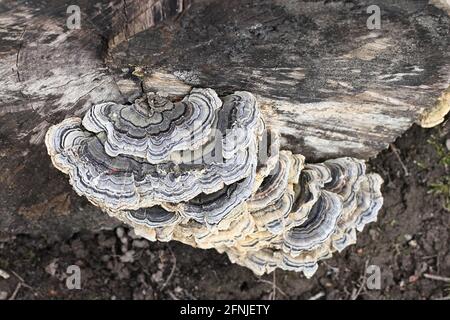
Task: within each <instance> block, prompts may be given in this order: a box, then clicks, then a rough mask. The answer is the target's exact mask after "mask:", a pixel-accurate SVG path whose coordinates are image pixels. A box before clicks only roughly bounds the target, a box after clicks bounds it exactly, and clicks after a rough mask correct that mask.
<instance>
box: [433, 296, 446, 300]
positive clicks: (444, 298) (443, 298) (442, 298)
mask: <svg viewBox="0 0 450 320" xmlns="http://www.w3.org/2000/svg"><path fill="white" fill-rule="evenodd" d="M433 300H450V296H446V297H441V298H434V299H433Z"/></svg>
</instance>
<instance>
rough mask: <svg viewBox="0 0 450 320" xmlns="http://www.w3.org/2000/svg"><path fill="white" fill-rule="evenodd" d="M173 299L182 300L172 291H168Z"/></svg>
mask: <svg viewBox="0 0 450 320" xmlns="http://www.w3.org/2000/svg"><path fill="white" fill-rule="evenodd" d="M167 293H168V294H169V296H170V297H171V298H172V300H180V299H179V298H178V297H177V296H176V295H175V294H174V293H173V292H172V291H168V292H167Z"/></svg>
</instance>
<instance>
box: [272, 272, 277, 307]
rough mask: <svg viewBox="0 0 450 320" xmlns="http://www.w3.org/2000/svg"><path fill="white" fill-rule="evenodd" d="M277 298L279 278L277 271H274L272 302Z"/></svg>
mask: <svg viewBox="0 0 450 320" xmlns="http://www.w3.org/2000/svg"><path fill="white" fill-rule="evenodd" d="M276 298H277V276H276V270H273V277H272V300H276Z"/></svg>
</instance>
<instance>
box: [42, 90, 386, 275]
mask: <svg viewBox="0 0 450 320" xmlns="http://www.w3.org/2000/svg"><path fill="white" fill-rule="evenodd" d="M46 145H47V149H48V152H49V154H50V156H51V159H52V162H53V164H54V165H55V167H56V168H58V169H59V170H60V171H62V172H64V173H65V174H68V175H69V179H70V183H71V184H72V186H73V188H74V190H75V191H76V192H77V193H78V194H79V195H81V196H85V197H86V198H87V199H89V201H90V202H92V203H93V204H94V205H96V206H98V207H100V208H101V209H102V210H103V211H105V212H107V213H108V214H109V215H111V216H113V217H116V218H118V219H120V220H121V221H123V222H125V223H127V224H128V225H130V226H132V227H134V228H135V230H136V232H137V234H139V235H141V236H143V237H145V238H147V239H149V240H152V241H156V240H159V241H170V240H177V241H180V242H183V243H186V244H189V245H191V246H194V247H199V248H205V249H207V248H215V249H217V250H218V251H219V252H225V253H227V254H228V256H229V258H230V259H231V261H233V262H235V263H238V264H240V265H243V266H246V267H248V268H250V269H252V270H253V271H254V272H255V273H256V274H263V273H266V272H271V271H273V270H274V269H275V268H282V269H285V270H294V271H302V272H303V273H304V274H305V275H306V276H307V277H310V276H312V275H313V274H314V272H315V271H316V270H317V262H318V261H320V260H322V259H325V258H329V257H330V256H331V254H332V253H333V252H334V251H342V250H343V249H344V248H345V247H347V246H348V245H350V244H353V243H355V241H356V231H362V229H363V228H364V226H365V225H366V224H367V223H369V222H372V221H375V220H376V217H377V213H378V211H379V209H380V207H381V205H382V203H383V199H382V196H381V192H380V187H381V184H382V179H381V178H380V176H378V175H377V174H366V166H365V164H364V162H363V161H361V160H358V159H354V158H339V159H332V160H327V161H325V162H323V163H319V164H305V158H304V157H303V156H302V155H300V154H292V153H291V152H290V151H286V150H283V151H281V150H280V139H279V137H278V134H277V132H276V130H274V129H273V128H269V127H267V126H266V124H265V122H264V119H263V114H262V112H260V110H259V107H258V103H257V100H256V98H255V97H254V96H253V95H252V94H251V93H248V92H235V93H234V94H232V95H229V96H226V97H223V98H219V97H218V95H217V94H216V92H215V91H214V90H211V89H193V90H192V91H191V93H190V94H189V95H188V96H186V97H185V98H184V99H182V100H181V101H178V102H171V101H169V100H166V99H164V98H161V97H157V96H146V97H144V98H140V99H138V100H136V101H135V102H134V103H133V104H131V105H120V104H116V103H113V102H110V103H103V104H100V105H95V106H93V107H92V108H91V109H90V110H89V111H88V112H87V114H86V115H85V117H84V118H83V119H80V118H69V119H66V120H64V121H63V122H61V123H60V124H58V125H55V126H53V127H51V128H50V129H49V131H48V133H47V136H46Z"/></svg>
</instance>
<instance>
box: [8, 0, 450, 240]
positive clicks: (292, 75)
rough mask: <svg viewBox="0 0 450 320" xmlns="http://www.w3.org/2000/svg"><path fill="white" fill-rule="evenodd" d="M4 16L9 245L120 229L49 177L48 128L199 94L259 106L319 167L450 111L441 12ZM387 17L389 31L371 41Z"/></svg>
mask: <svg viewBox="0 0 450 320" xmlns="http://www.w3.org/2000/svg"><path fill="white" fill-rule="evenodd" d="M70 4H71V5H78V7H79V8H80V14H81V19H80V22H81V28H80V29H69V28H68V27H67V19H68V18H69V17H70V15H71V13H67V7H68V4H67V3H66V2H65V1H62V0H54V1H51V0H48V1H43V0H42V1H33V2H26V3H21V2H16V1H12V0H5V1H3V2H2V3H1V4H0V35H1V40H0V42H1V45H0V61H1V64H0V73H1V74H2V77H1V79H0V88H1V89H0V155H1V162H0V169H1V173H0V182H1V183H2V185H3V186H4V188H2V190H1V191H0V201H1V203H2V207H1V209H0V233H2V234H17V233H34V232H45V233H46V234H48V235H49V236H53V235H67V234H71V233H72V232H75V231H77V230H80V229H83V228H89V229H94V228H99V227H100V228H101V227H103V226H112V225H114V224H115V223H116V222H115V221H112V220H110V219H108V218H107V217H106V215H104V214H101V213H100V212H99V211H98V210H97V209H96V208H94V207H93V206H91V205H89V204H88V203H87V202H86V201H85V200H84V199H82V198H79V197H78V196H77V195H76V194H75V193H74V192H73V191H72V189H71V187H70V186H69V184H68V183H67V181H66V179H65V178H64V177H63V176H62V175H61V174H59V173H58V172H57V171H56V170H55V169H54V168H53V167H52V166H51V164H50V160H49V157H48V155H47V152H46V150H45V146H44V144H43V141H44V136H45V133H46V131H47V130H48V128H49V127H50V125H52V124H55V123H57V122H60V121H61V120H62V119H64V118H66V117H70V116H81V115H83V114H84V112H85V111H86V110H87V109H88V108H90V107H91V106H92V105H93V104H95V103H99V102H104V101H115V102H121V103H123V102H126V101H131V100H132V99H133V98H135V97H137V96H139V95H141V94H142V92H143V91H145V92H150V91H155V92H158V93H160V94H163V95H167V96H169V97H172V98H177V97H179V96H184V95H185V94H186V93H187V92H189V91H190V89H191V88H193V87H209V88H213V89H215V90H216V91H217V92H218V93H219V94H221V95H225V94H229V93H231V92H234V91H236V90H247V91H250V92H252V93H253V94H255V95H256V96H257V99H258V100H259V102H260V104H261V108H262V110H263V112H264V113H265V116H266V118H267V119H268V120H269V123H270V124H271V125H272V126H273V127H275V128H277V129H279V131H280V132H281V134H282V148H283V149H289V150H292V151H293V152H298V153H301V154H303V155H305V156H306V159H307V160H308V161H309V162H311V161H316V160H323V159H327V158H332V157H339V156H355V157H358V158H362V159H367V158H369V157H373V156H375V155H376V154H377V153H378V152H379V151H380V150H382V149H384V148H385V147H386V146H387V145H388V144H389V143H390V142H392V141H394V140H395V139H396V138H397V137H398V136H400V135H401V134H402V133H403V132H404V131H405V130H407V129H408V128H409V127H410V126H411V125H412V124H413V123H422V124H424V125H425V126H432V125H434V124H437V123H439V122H440V121H442V119H443V116H444V115H445V113H446V112H447V111H448V109H449V95H450V93H449V91H448V89H447V88H448V86H449V83H450V65H449V64H450V59H449V58H450V57H449V56H450V50H449V30H450V18H449V16H448V15H447V14H446V10H448V7H446V5H445V2H440V1H431V2H429V1H425V0H423V1H414V2H411V1H396V2H395V4H393V3H392V2H391V1H332V2H330V1H319V2H317V1H291V0H260V1H250V0H244V1H219V0H201V1H200V0H197V1H195V0H193V1H181V0H165V1H156V0H149V1H142V0H135V1H119V0H116V1H97V2H96V3H93V2H91V1H71V3H70ZM371 5H376V6H378V7H379V8H380V19H381V20H380V21H381V28H380V29H373V30H371V29H369V28H368V27H367V20H368V18H369V17H370V16H371V15H372V13H368V12H367V8H368V7H369V6H371Z"/></svg>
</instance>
